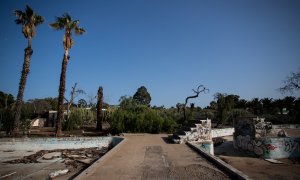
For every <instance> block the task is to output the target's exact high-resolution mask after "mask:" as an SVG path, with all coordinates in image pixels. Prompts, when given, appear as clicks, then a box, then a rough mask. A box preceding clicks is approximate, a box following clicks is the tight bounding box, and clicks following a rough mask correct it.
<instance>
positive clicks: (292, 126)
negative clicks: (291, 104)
mask: <svg viewBox="0 0 300 180" xmlns="http://www.w3.org/2000/svg"><path fill="white" fill-rule="evenodd" d="M272 128H273V129H281V128H284V129H300V124H280V125H272Z"/></svg>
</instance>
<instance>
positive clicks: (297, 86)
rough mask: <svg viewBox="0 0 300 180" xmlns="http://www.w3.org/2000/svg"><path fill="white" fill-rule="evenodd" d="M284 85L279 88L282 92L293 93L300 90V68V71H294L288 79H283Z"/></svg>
mask: <svg viewBox="0 0 300 180" xmlns="http://www.w3.org/2000/svg"><path fill="white" fill-rule="evenodd" d="M283 83H284V84H283V86H282V87H281V88H279V90H280V92H281V93H283V94H284V93H287V92H290V93H293V92H294V91H299V90H300V68H299V70H298V72H292V73H291V74H290V75H289V76H287V77H286V79H285V80H284V81H283Z"/></svg>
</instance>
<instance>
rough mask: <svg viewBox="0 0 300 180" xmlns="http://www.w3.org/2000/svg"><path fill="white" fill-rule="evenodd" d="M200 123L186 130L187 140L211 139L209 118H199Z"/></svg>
mask: <svg viewBox="0 0 300 180" xmlns="http://www.w3.org/2000/svg"><path fill="white" fill-rule="evenodd" d="M200 122H201V123H199V124H196V128H192V130H191V132H190V133H189V132H186V133H187V134H186V135H187V140H188V141H196V142H203V141H211V140H212V136H211V120H201V121H200Z"/></svg>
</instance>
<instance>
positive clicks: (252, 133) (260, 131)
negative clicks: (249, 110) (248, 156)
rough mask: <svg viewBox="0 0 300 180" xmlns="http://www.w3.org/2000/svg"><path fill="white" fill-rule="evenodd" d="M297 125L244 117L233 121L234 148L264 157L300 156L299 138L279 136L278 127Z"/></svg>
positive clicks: (293, 126) (295, 126) (294, 126)
mask: <svg viewBox="0 0 300 180" xmlns="http://www.w3.org/2000/svg"><path fill="white" fill-rule="evenodd" d="M286 127H291V128H297V127H298V126H297V125H276V126H274V125H273V126H272V124H270V123H268V122H264V119H262V120H260V119H259V118H254V119H253V118H244V119H239V120H237V121H235V122H234V129H235V132H234V136H233V145H234V148H236V149H240V150H244V151H248V152H251V153H254V154H255V155H258V156H260V157H262V158H265V159H280V158H291V157H292V158H295V157H300V138H293V137H279V134H278V132H277V131H278V130H279V129H278V128H286Z"/></svg>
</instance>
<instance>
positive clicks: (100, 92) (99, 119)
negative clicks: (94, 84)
mask: <svg viewBox="0 0 300 180" xmlns="http://www.w3.org/2000/svg"><path fill="white" fill-rule="evenodd" d="M102 108H103V88H102V87H101V86H100V87H99V89H98V102H97V130H98V131H102V119H103V116H102Z"/></svg>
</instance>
